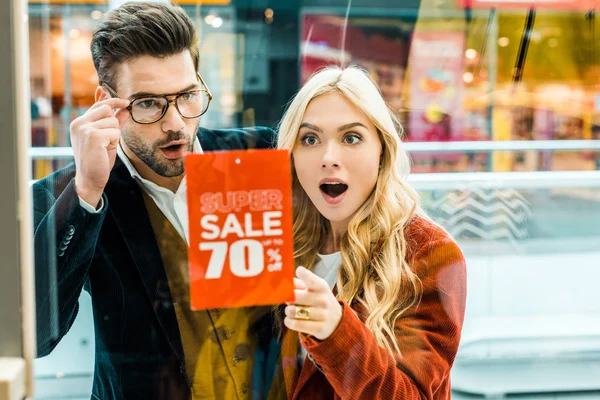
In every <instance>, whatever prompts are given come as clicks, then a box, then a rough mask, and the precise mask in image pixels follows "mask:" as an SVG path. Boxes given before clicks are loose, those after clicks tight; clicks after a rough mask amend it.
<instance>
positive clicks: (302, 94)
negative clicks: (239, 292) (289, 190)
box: [277, 66, 422, 355]
mask: <svg viewBox="0 0 600 400" xmlns="http://www.w3.org/2000/svg"><path fill="white" fill-rule="evenodd" d="M330 92H336V93H339V94H341V95H342V96H344V97H345V98H346V99H348V100H349V101H350V102H351V103H352V104H354V105H355V106H356V107H357V108H358V109H360V110H361V111H362V112H363V113H365V115H366V116H367V117H368V118H369V119H370V120H371V121H372V122H373V124H374V125H375V127H376V128H377V132H378V135H379V139H380V140H381V144H382V156H381V168H380V170H379V176H378V178H377V182H376V184H375V188H374V189H373V191H372V192H371V194H370V195H369V197H368V198H367V200H366V201H365V202H364V203H363V204H362V206H361V207H360V208H359V209H358V210H357V211H356V213H355V214H354V216H353V217H352V218H351V221H350V223H349V225H348V231H347V233H346V234H345V235H344V237H343V239H342V242H341V253H342V266H341V268H340V272H339V274H338V278H337V290H338V298H340V299H342V300H344V301H345V302H347V303H348V304H352V303H353V302H358V303H360V304H361V305H362V306H364V308H365V309H366V311H367V313H368V316H367V318H366V321H365V324H366V326H367V327H368V328H369V330H371V332H373V334H374V335H375V337H376V339H377V342H378V343H379V345H380V346H382V347H384V348H385V349H386V350H388V351H389V352H390V353H391V354H392V355H394V354H397V355H399V354H400V349H399V347H398V343H397V342H396V337H395V335H394V325H395V323H396V321H397V320H398V318H399V317H400V316H401V315H402V314H403V313H404V312H405V311H406V310H408V309H409V308H411V307H413V306H414V305H416V304H417V303H418V302H419V301H420V297H421V291H422V290H421V283H420V281H419V279H418V277H417V276H416V275H415V274H414V273H413V271H412V270H411V268H410V266H409V265H408V262H407V260H406V252H407V250H406V248H407V241H406V238H405V237H404V228H405V227H406V226H407V225H408V224H409V222H410V221H411V219H412V218H413V217H414V216H415V215H416V214H420V213H421V210H420V207H419V202H418V195H417V193H416V192H415V190H414V189H413V188H411V187H410V186H409V185H408V184H407V183H406V181H405V179H406V176H407V175H408V173H409V171H410V160H409V157H408V154H407V153H406V151H405V150H404V148H403V146H402V142H401V141H400V133H401V130H402V128H401V126H400V123H399V121H398V119H397V118H396V117H395V116H394V115H393V114H392V112H391V111H390V109H389V108H388V106H387V105H386V103H385V101H384V100H383V98H382V96H381V92H380V91H379V89H378V87H377V85H376V84H375V83H374V82H373V80H371V78H370V77H369V75H368V74H367V73H366V72H365V71H364V70H362V69H360V68H358V67H355V66H350V67H348V68H345V69H341V68H338V67H328V68H326V69H323V70H321V71H320V72H317V73H316V74H314V75H313V76H312V77H311V78H310V79H309V80H308V82H307V83H306V84H305V85H304V86H303V87H302V89H301V90H300V91H299V92H298V94H297V95H296V96H295V98H294V99H293V101H292V102H291V103H290V105H289V107H288V109H287V111H286V113H285V115H284V117H283V119H282V121H281V123H280V125H279V136H278V144H277V147H278V148H280V149H289V150H290V151H293V150H294V147H295V145H296V143H297V136H298V131H299V128H300V124H301V123H302V119H303V117H304V113H305V111H306V108H307V106H308V104H309V103H310V101H311V100H312V99H314V98H315V97H318V96H321V95H323V94H326V93H330ZM292 184H293V194H294V225H293V232H294V247H295V248H294V259H295V263H296V266H299V265H303V266H305V267H307V268H309V269H312V268H313V267H314V264H315V262H316V259H317V252H318V250H319V249H320V248H321V244H322V241H323V239H324V236H325V235H326V232H327V228H328V225H329V224H328V221H327V220H326V219H325V218H324V217H323V216H322V215H321V214H320V213H319V212H318V211H317V209H316V208H315V206H314V205H313V204H312V202H311V201H310V199H309V198H308V196H307V195H306V193H305V192H304V189H303V188H302V186H301V185H300V182H299V181H298V178H297V176H296V173H295V171H294V173H293V183H292Z"/></svg>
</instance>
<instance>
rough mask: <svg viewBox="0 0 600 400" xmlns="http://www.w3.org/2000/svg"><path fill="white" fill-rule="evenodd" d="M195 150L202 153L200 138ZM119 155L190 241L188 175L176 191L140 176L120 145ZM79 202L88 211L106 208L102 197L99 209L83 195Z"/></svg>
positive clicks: (178, 230)
mask: <svg viewBox="0 0 600 400" xmlns="http://www.w3.org/2000/svg"><path fill="white" fill-rule="evenodd" d="M193 152H194V153H199V154H202V153H203V151H202V147H201V146H200V141H199V140H198V138H196V140H195V141H194V146H193ZM117 155H118V156H119V158H120V159H121V161H123V164H125V166H126V167H127V169H128V170H129V173H130V174H131V177H132V178H133V179H134V180H135V181H136V182H137V183H138V185H139V186H140V187H141V188H142V190H143V191H144V192H146V194H148V195H149V196H150V197H151V198H152V200H154V203H156V205H157V206H158V208H159V209H160V211H162V213H163V214H164V215H165V217H167V219H168V220H169V222H170V223H171V224H172V225H173V227H174V228H175V229H177V232H179V234H180V235H181V237H182V238H183V239H185V241H186V242H187V243H189V225H188V207H187V183H186V177H185V176H184V177H183V179H182V180H181V183H180V184H179V188H178V189H177V191H176V192H175V193H173V192H172V191H170V190H169V189H166V188H164V187H162V186H159V185H157V184H156V183H154V182H150V181H149V180H147V179H144V178H142V177H141V176H140V174H139V173H138V172H137V170H136V169H135V168H134V166H133V164H132V163H131V161H130V160H129V158H127V156H126V155H125V152H124V151H123V149H122V148H121V145H120V144H119V147H118V148H117ZM79 204H81V206H82V207H83V208H84V209H85V210H86V211H88V212H92V213H96V212H100V211H102V209H103V208H104V201H103V200H102V198H100V204H99V205H98V208H97V209H94V206H92V205H90V204H88V203H86V202H85V201H84V200H83V199H82V198H81V197H80V198H79Z"/></svg>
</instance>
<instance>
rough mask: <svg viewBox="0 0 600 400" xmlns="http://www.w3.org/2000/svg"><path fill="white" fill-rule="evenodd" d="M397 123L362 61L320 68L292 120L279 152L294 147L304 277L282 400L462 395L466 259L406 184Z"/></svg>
mask: <svg viewBox="0 0 600 400" xmlns="http://www.w3.org/2000/svg"><path fill="white" fill-rule="evenodd" d="M397 127H399V124H398V123H397V121H396V120H395V119H394V117H393V116H392V114H391V113H390V111H389V109H388V108H387V106H386V104H385V102H384V100H383V98H382V97H381V94H380V92H379V90H378V88H377V86H376V85H375V83H374V82H373V81H372V80H371V79H370V78H369V77H368V75H367V74H366V73H365V72H364V71H363V70H361V69H359V68H357V67H349V68H346V69H339V68H327V69H325V70H322V71H321V72H319V73H317V74H316V75H314V76H313V77H312V78H311V79H310V80H309V81H308V82H307V83H306V85H305V86H304V87H303V88H302V89H301V90H300V91H299V93H298V94H297V95H296V97H295V98H294V100H293V101H292V103H291V104H290V106H289V108H288V110H287V112H286V114H285V116H284V117H283V120H282V121H281V124H280V128H279V142H278V147H279V148H282V149H289V150H290V152H291V154H292V164H293V172H294V176H293V191H294V241H295V255H294V256H295V262H296V265H297V274H296V275H297V278H295V283H296V288H295V294H296V300H295V302H294V304H288V305H287V306H286V307H285V317H283V316H281V318H283V325H284V327H282V329H283V332H282V333H283V348H282V360H281V361H282V362H281V369H282V371H281V372H282V374H283V376H284V378H285V379H284V381H285V383H284V384H282V385H281V387H279V389H278V393H279V396H281V395H282V393H283V392H284V391H285V394H286V395H287V397H289V398H294V399H296V398H302V399H332V398H335V399H338V398H343V399H349V398H353V399H393V398H399V399H449V398H450V396H451V393H450V375H449V374H450V368H451V366H452V363H453V361H454V358H455V356H456V352H457V349H458V344H459V340H460V332H461V327H462V323H463V317H464V308H465V293H466V287H465V286H466V280H465V262H464V258H463V255H462V253H461V251H460V249H459V248H458V247H457V245H456V243H455V242H454V241H453V240H452V238H451V237H450V236H449V235H448V234H447V233H446V232H445V231H444V230H443V229H442V228H440V227H439V226H437V225H436V224H435V223H433V222H431V221H430V220H429V219H427V217H426V216H425V214H424V213H423V211H421V209H420V208H419V205H418V198H417V194H416V193H415V191H414V190H413V189H412V188H411V187H410V186H408V184H407V183H406V181H405V178H406V175H407V174H408V172H409V168H410V165H409V159H408V155H407V154H406V152H405V151H404V150H403V148H402V143H401V141H400V138H399V132H398V129H397ZM298 339H299V340H300V342H299V341H298ZM299 344H301V346H299ZM304 354H306V355H307V357H306V358H305V357H304ZM297 355H298V356H299V359H300V362H299V363H298V362H295V360H296V356H297ZM299 364H300V365H299Z"/></svg>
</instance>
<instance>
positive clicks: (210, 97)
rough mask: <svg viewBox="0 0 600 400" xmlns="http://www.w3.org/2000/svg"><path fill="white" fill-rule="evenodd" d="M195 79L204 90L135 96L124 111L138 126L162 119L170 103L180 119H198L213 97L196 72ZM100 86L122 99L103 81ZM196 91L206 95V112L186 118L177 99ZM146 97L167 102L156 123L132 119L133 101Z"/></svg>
mask: <svg viewBox="0 0 600 400" xmlns="http://www.w3.org/2000/svg"><path fill="white" fill-rule="evenodd" d="M196 77H197V78H198V81H199V82H200V83H201V84H202V86H203V87H204V89H193V90H186V91H185V92H178V93H170V94H160V95H144V96H136V97H134V98H133V99H131V101H130V102H129V105H128V106H127V107H125V109H126V110H127V111H129V115H131V119H132V120H133V121H134V122H135V123H136V124H140V125H151V124H155V123H157V122H158V121H160V120H161V119H163V118H164V116H165V115H166V114H167V110H168V109H169V106H170V105H171V103H175V109H176V110H177V112H178V113H179V115H181V117H182V118H185V119H194V118H199V117H201V116H203V115H204V114H206V112H207V111H208V107H209V106H210V102H211V100H212V98H213V96H212V93H211V92H210V89H209V88H208V86H206V83H204V79H202V76H200V73H199V72H196ZM100 86H102V87H105V88H106V89H107V90H108V93H109V94H110V95H111V96H113V97H116V98H118V99H122V97H121V96H119V94H118V93H117V91H116V90H115V89H113V88H112V87H110V85H109V84H108V83H106V82H105V81H100ZM196 90H197V91H200V92H205V93H206V94H207V95H208V104H206V110H204V112H202V114H200V115H196V116H195V117H186V116H185V115H183V114H182V113H181V111H180V110H179V106H178V105H177V99H178V98H179V96H181V95H183V94H186V93H189V92H193V91H196ZM171 96H175V98H174V99H173V100H169V99H168V97H171ZM148 97H160V98H164V99H165V100H166V101H167V105H166V106H165V108H164V109H163V112H162V114H161V116H160V117H158V119H157V120H156V121H153V122H138V121H137V120H136V119H135V118H134V117H133V112H132V111H131V109H132V108H133V103H134V102H135V101H137V100H139V99H144V98H148Z"/></svg>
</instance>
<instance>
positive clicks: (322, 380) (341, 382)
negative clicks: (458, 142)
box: [280, 217, 466, 400]
mask: <svg viewBox="0 0 600 400" xmlns="http://www.w3.org/2000/svg"><path fill="white" fill-rule="evenodd" d="M405 235H406V239H407V244H408V247H407V250H408V251H407V260H408V262H409V265H410V266H411V267H412V269H413V271H415V272H416V274H417V275H418V276H419V278H420V279H421V283H422V288H423V292H422V293H423V294H422V300H421V302H420V303H419V304H418V305H417V306H415V307H413V308H412V309H409V310H408V311H407V312H406V313H404V314H403V315H402V316H401V317H400V318H399V319H398V321H397V323H396V326H395V334H396V340H397V342H398V346H399V347H400V351H401V354H402V356H395V357H393V356H392V355H391V354H390V353H388V352H387V351H386V350H385V349H384V348H383V347H381V346H379V345H378V344H377V341H376V340H375V336H374V335H373V334H372V333H371V331H369V330H368V329H367V327H366V325H365V324H364V320H365V310H364V309H362V308H361V306H360V305H359V304H353V305H352V307H350V306H349V305H348V304H345V303H343V302H341V304H342V308H343V314H342V320H341V322H340V324H339V326H338V328H337V329H336V330H335V331H334V333H333V334H332V335H331V336H330V337H329V338H327V339H325V340H323V341H319V340H317V339H315V338H313V337H310V336H306V335H301V337H302V344H303V346H304V347H305V349H306V350H307V351H308V353H309V356H310V358H312V360H310V359H309V357H307V358H306V360H305V361H304V364H303V366H302V369H301V370H300V371H298V368H297V363H296V362H295V360H296V355H297V347H298V346H297V344H298V334H297V333H296V332H293V331H289V330H288V331H286V332H285V335H284V339H283V348H282V373H283V377H284V381H285V388H283V387H281V391H280V393H281V392H282V391H283V390H284V389H285V392H286V393H287V397H288V398H290V399H311V400H313V399H369V400H374V399H436V400H438V399H450V398H451V393H450V390H451V388H450V368H451V367H452V363H453V362H454V358H455V356H456V352H457V350H458V344H459V341H460V333H461V328H462V324H463V319H464V311H465V300H466V270H465V260H464V257H463V255H462V253H461V251H460V249H459V248H458V246H457V245H456V243H455V242H454V241H453V240H452V238H451V237H450V236H449V235H448V234H447V233H446V232H445V231H444V230H443V229H441V228H440V227H438V226H437V225H435V224H434V223H432V222H430V221H427V220H425V219H423V218H420V217H415V218H414V219H413V221H412V222H411V224H410V225H409V226H408V227H407V228H406V229H405ZM282 386H283V384H282Z"/></svg>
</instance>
